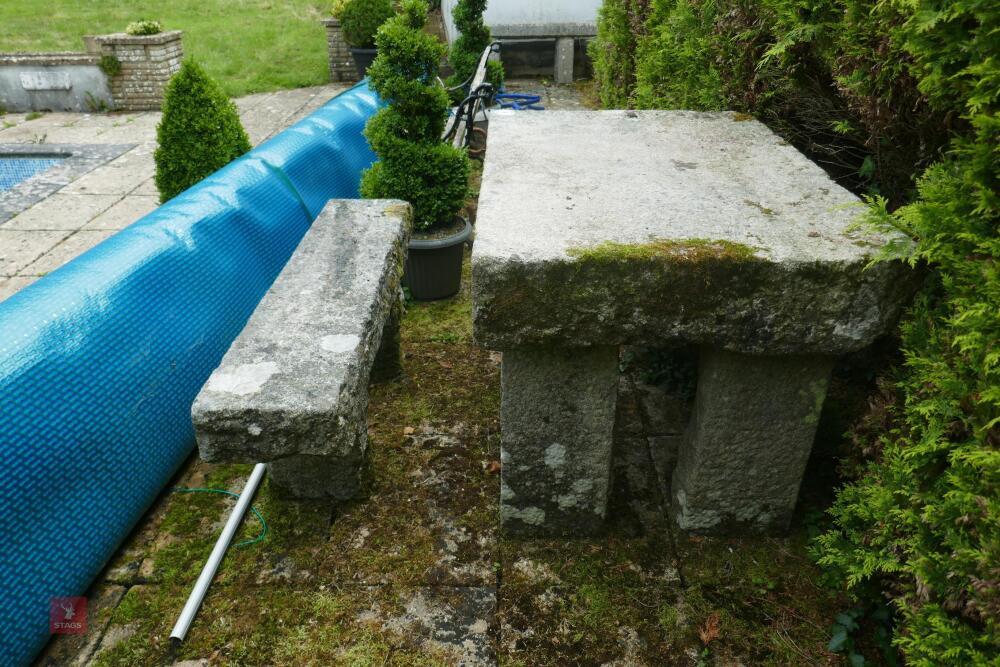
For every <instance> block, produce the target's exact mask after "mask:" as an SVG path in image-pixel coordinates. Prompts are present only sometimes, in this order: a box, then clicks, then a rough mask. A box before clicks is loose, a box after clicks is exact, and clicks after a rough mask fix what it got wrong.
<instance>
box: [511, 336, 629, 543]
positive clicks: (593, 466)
mask: <svg viewBox="0 0 1000 667" xmlns="http://www.w3.org/2000/svg"><path fill="white" fill-rule="evenodd" d="M501 385H502V391H503V398H502V401H501V407H500V420H501V430H502V443H501V448H502V449H501V463H502V466H503V467H502V472H501V486H500V517H501V522H502V525H503V528H504V530H505V531H507V532H509V533H513V534H524V535H559V534H587V533H596V532H598V531H600V529H601V528H602V524H603V521H604V517H605V512H606V509H607V499H608V489H609V486H610V477H611V449H612V447H611V443H612V431H613V428H614V421H615V399H616V396H617V393H618V348H617V347H593V348H576V349H565V350H564V349H552V348H544V347H543V348H521V349H517V350H510V351H507V352H505V353H504V356H503V362H502V365H501Z"/></svg>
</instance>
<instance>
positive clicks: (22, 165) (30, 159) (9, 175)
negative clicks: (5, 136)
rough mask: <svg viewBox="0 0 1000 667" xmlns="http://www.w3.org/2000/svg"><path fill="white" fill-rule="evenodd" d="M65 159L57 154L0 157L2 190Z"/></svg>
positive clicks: (8, 188)
mask: <svg viewBox="0 0 1000 667" xmlns="http://www.w3.org/2000/svg"><path fill="white" fill-rule="evenodd" d="M64 159H65V158H64V157H62V156H57V155H42V156H34V155H32V156H20V155H18V156H5V157H0V192H3V191H5V190H10V189H11V188H13V187H14V186H15V185H17V184H18V183H20V182H21V181H24V180H27V179H29V178H31V177H32V176H34V175H35V174H39V173H41V172H43V171H45V170H46V169H48V168H49V167H52V166H54V165H57V164H59V163H60V162H61V161H62V160H64Z"/></svg>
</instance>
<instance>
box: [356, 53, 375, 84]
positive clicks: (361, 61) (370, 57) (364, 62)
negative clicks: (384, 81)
mask: <svg viewBox="0 0 1000 667" xmlns="http://www.w3.org/2000/svg"><path fill="white" fill-rule="evenodd" d="M376 55H378V49H351V56H353V57H354V66H355V67H356V68H357V69H358V78H361V79H363V78H365V77H366V76H368V68H369V67H371V65H372V63H373V62H375V56H376Z"/></svg>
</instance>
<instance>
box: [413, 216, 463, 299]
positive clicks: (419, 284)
mask: <svg viewBox="0 0 1000 667" xmlns="http://www.w3.org/2000/svg"><path fill="white" fill-rule="evenodd" d="M461 220H462V222H464V223H465V227H464V228H463V229H462V231H460V232H459V233H457V234H454V235H452V236H446V237H445V238H442V239H413V240H411V241H410V251H409V253H408V254H407V256H406V273H405V275H404V277H403V281H404V283H405V284H406V286H407V287H409V288H410V295H411V296H412V297H413V298H414V299H416V300H417V301H436V300H438V299H447V298H448V297H450V296H454V295H455V294H457V293H458V289H459V287H461V286H462V255H463V251H464V249H465V242H466V241H468V240H469V237H470V236H472V225H470V224H469V221H468V220H465V219H464V218H461Z"/></svg>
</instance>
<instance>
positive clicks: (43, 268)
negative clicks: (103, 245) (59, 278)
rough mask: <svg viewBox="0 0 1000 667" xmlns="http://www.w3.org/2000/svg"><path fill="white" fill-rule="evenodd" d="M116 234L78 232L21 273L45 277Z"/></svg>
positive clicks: (108, 231)
mask: <svg viewBox="0 0 1000 667" xmlns="http://www.w3.org/2000/svg"><path fill="white" fill-rule="evenodd" d="M112 234H114V231H111V230H97V231H78V232H75V233H73V234H72V236H70V237H68V238H67V239H65V240H64V241H62V242H61V243H60V244H59V245H57V246H55V247H54V248H52V249H51V250H49V251H48V252H47V253H45V255H44V256H42V257H40V258H38V259H37V260H35V261H34V262H32V263H31V264H29V265H28V266H27V267H25V268H24V269H23V271H22V272H21V273H22V274H23V275H34V276H44V275H45V274H47V273H52V272H53V271H55V270H56V269H58V268H59V267H60V266H62V265H63V264H65V263H66V262H68V261H70V260H71V259H73V258H75V257H76V256H77V255H82V254H83V253H85V252H86V251H88V250H90V249H91V248H93V247H94V246H95V245H97V244H98V243H100V242H101V241H103V240H104V239H106V238H108V237H109V236H111V235H112Z"/></svg>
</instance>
